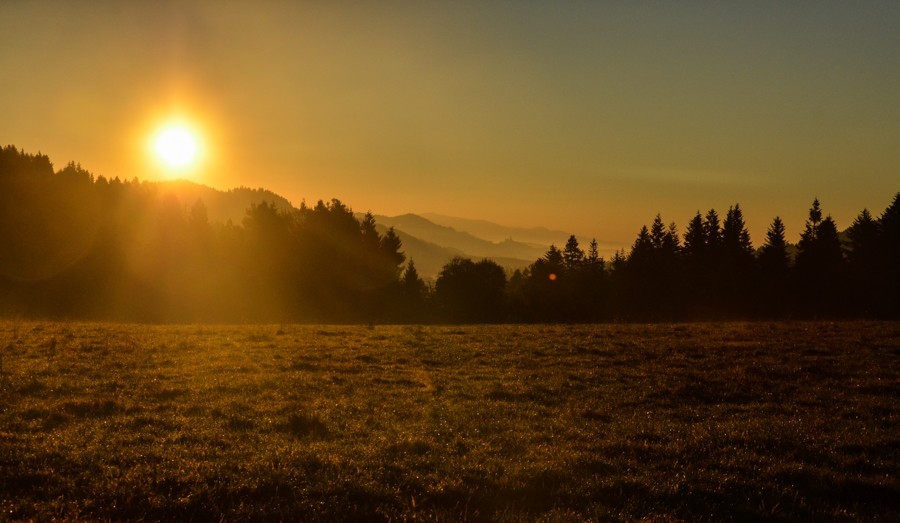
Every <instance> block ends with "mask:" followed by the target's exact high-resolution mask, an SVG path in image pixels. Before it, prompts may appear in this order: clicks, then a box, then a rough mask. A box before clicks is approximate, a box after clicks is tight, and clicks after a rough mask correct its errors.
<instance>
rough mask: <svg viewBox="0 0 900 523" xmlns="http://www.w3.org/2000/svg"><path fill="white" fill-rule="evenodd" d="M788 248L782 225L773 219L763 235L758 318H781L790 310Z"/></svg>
mask: <svg viewBox="0 0 900 523" xmlns="http://www.w3.org/2000/svg"><path fill="white" fill-rule="evenodd" d="M787 246H788V245H787V240H786V239H785V228H784V222H782V221H781V218H780V217H778V216H776V217H775V219H774V220H772V225H770V226H769V230H768V232H766V242H765V243H764V244H763V246H762V248H761V249H760V251H759V258H758V264H759V273H760V287H759V292H758V295H757V300H756V302H757V314H759V315H761V316H763V317H766V318H778V317H782V316H784V315H786V314H788V313H789V312H790V311H791V310H792V309H793V306H792V304H791V301H792V298H793V289H792V287H791V284H792V280H791V272H790V255H789V254H788V250H787Z"/></svg>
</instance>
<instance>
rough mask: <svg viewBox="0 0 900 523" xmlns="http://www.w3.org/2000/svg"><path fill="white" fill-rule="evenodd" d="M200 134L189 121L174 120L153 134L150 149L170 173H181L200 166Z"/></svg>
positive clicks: (201, 155)
mask: <svg viewBox="0 0 900 523" xmlns="http://www.w3.org/2000/svg"><path fill="white" fill-rule="evenodd" d="M202 145H203V144H202V142H201V140H200V134H199V133H198V132H197V130H196V129H195V128H194V126H192V125H190V124H189V123H187V122H184V121H180V120H172V121H169V122H166V123H165V124H163V125H161V126H159V128H157V130H156V132H155V133H154V134H153V138H152V139H151V143H150V150H151V154H152V155H153V157H154V158H155V159H156V161H157V162H158V163H159V165H160V166H161V167H162V168H163V169H164V170H165V171H166V172H167V173H168V174H169V175H170V176H173V175H181V174H184V173H186V172H187V171H191V170H194V169H196V168H197V167H199V165H200V163H201V161H202V159H203V158H202V157H203V147H202Z"/></svg>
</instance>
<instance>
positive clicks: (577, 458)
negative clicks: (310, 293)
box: [0, 322, 900, 521]
mask: <svg viewBox="0 0 900 523" xmlns="http://www.w3.org/2000/svg"><path fill="white" fill-rule="evenodd" d="M0 337H6V338H7V339H12V338H16V337H17V338H18V341H16V340H12V342H11V343H9V344H8V345H7V344H6V343H5V342H4V343H3V344H2V345H3V346H4V347H5V348H4V351H3V357H4V360H3V364H4V372H5V375H4V379H3V380H2V381H0V520H22V519H35V520H51V519H63V520H72V519H90V520H95V519H115V520H121V519H141V520H211V519H215V520H218V519H225V520H360V519H363V520H397V519H400V520H404V519H410V520H411V519H425V520H448V521H450V520H452V521H456V520H507V521H508V520H522V519H526V520H598V519H599V520H634V519H647V520H690V521H703V520H707V521H721V520H757V519H785V520H863V521H871V520H879V519H891V518H894V517H896V514H898V513H900V480H898V477H900V474H898V472H900V470H898V468H900V430H898V401H897V400H898V396H900V379H898V378H900V368H898V367H900V324H898V323H752V324H743V323H734V324H693V325H691V324H685V325H612V326H546V325H537V326H475V327H460V326H454V327H452V328H450V327H435V326H429V327H422V326H374V327H371V328H370V327H368V326H358V327H353V326H292V325H272V326H241V327H230V326H148V325H119V324H66V323H28V322H17V323H0Z"/></svg>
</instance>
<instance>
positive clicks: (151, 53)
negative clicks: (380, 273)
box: [0, 1, 900, 246]
mask: <svg viewBox="0 0 900 523" xmlns="http://www.w3.org/2000/svg"><path fill="white" fill-rule="evenodd" d="M219 4H220V3H218V2H217V3H203V2H154V3H151V2H140V3H139V2H125V3H114V2H109V3H106V2H77V1H76V2H59V3H55V2H42V3H36V2H24V1H11V2H3V3H0V86H2V89H0V114H2V115H3V116H2V118H0V145H6V144H15V145H16V146H18V147H20V148H24V149H25V150H26V151H29V152H36V151H38V150H40V151H42V152H44V153H45V154H48V155H49V156H50V157H51V159H52V160H53V161H54V162H55V164H56V166H57V167H62V166H63V165H64V164H65V163H67V162H68V161H70V160H75V161H77V162H80V163H81V164H82V165H83V166H84V167H85V168H87V169H88V170H90V171H92V172H93V173H95V174H97V175H104V176H107V177H115V176H119V177H121V178H127V179H130V178H132V177H135V176H137V177H139V178H141V179H158V178H163V177H165V176H166V173H165V172H163V171H161V170H160V168H159V166H158V165H156V164H154V163H153V162H152V161H150V159H149V158H148V156H147V154H146V152H145V149H146V147H145V144H146V143H147V140H148V138H149V135H150V134H151V133H152V130H153V129H154V127H155V126H157V125H158V124H159V123H160V121H162V120H164V119H166V118H169V117H174V116H177V117H182V118H185V119H188V120H191V121H192V122H195V124H196V125H197V127H198V128H200V129H202V134H203V139H204V141H205V142H206V148H207V153H206V155H205V158H206V162H205V163H204V164H203V166H202V168H200V169H198V170H197V171H196V172H193V173H190V174H189V178H191V179H193V180H195V181H198V182H200V183H204V184H206V185H210V186H213V187H216V188H220V189H228V188H231V187H235V186H241V185H243V186H250V187H265V188H268V189H271V190H274V191H275V192H277V193H279V194H282V195H283V196H285V197H287V198H288V199H290V200H291V201H292V202H293V203H294V204H295V205H299V203H300V201H301V200H303V199H305V200H306V201H307V202H315V201H316V200H318V199H330V198H332V197H336V198H340V199H341V200H343V201H344V202H345V203H347V204H349V205H350V206H352V207H353V208H354V209H355V210H357V211H365V210H372V211H373V212H375V213H378V214H386V215H395V214H401V213H406V212H436V213H442V214H447V215H453V216H462V217H469V218H480V219H487V220H491V221H495V222H498V223H502V224H505V225H516V226H539V225H542V226H547V227H551V228H556V229H563V230H566V231H571V232H573V233H577V234H579V235H583V239H584V241H585V242H587V241H588V240H589V239H590V237H591V236H593V237H596V238H597V239H598V240H602V241H603V242H609V243H610V244H618V245H630V244H631V243H632V241H633V239H634V237H635V235H636V234H637V231H638V229H639V228H640V226H641V225H644V224H649V223H650V222H651V221H652V219H653V217H654V216H655V214H656V213H657V212H660V213H662V216H663V219H664V220H665V221H666V222H670V221H674V222H676V224H677V225H678V227H679V230H680V231H683V229H684V227H685V225H686V223H687V222H688V220H689V219H690V218H691V217H692V216H693V214H694V212H695V211H697V210H700V211H703V212H705V211H706V210H707V209H709V208H710V207H715V208H716V209H717V210H719V212H720V214H722V215H724V213H725V211H726V210H727V208H728V206H729V205H730V204H733V203H736V202H738V203H740V204H741V207H742V208H743V209H744V215H745V217H746V219H747V222H748V225H749V227H750V232H751V236H752V239H753V242H754V244H755V245H757V246H758V245H761V244H762V242H763V240H764V234H765V230H766V228H767V227H768V225H769V224H770V223H771V220H772V218H774V216H776V215H780V216H781V217H782V218H783V219H784V220H785V223H786V225H787V232H788V239H789V240H790V241H797V238H798V237H799V234H800V232H801V227H802V225H803V220H804V219H805V216H806V212H807V209H808V208H809V204H810V202H811V200H812V199H813V197H816V196H817V197H819V199H820V200H821V202H822V205H823V208H824V210H825V212H826V213H830V214H831V215H832V216H833V217H834V218H835V220H836V221H837V223H838V226H839V228H841V229H843V228H845V227H847V226H849V225H850V223H851V221H852V220H853V218H854V217H855V216H856V214H857V213H858V212H859V211H860V210H861V209H862V208H863V207H868V208H869V209H870V210H871V211H872V212H873V213H874V214H876V215H877V214H879V213H880V212H881V211H882V210H883V209H884V208H885V207H886V206H887V205H888V204H889V202H890V200H891V198H892V196H893V195H894V193H895V192H897V191H898V190H900V30H898V28H900V3H898V2H892V1H886V2H827V1H821V2H766V1H760V2H677V3H676V2H561V3H545V2H487V3H485V2H444V3H437V2H321V3H314V2H309V3H307V2H302V3H300V2H298V3H294V2H256V3H252V4H251V3H250V2H231V3H228V5H226V6H221V5H219Z"/></svg>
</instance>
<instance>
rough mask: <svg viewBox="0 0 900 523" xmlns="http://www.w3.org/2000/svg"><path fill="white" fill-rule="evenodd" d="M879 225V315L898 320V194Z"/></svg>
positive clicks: (899, 199) (899, 278)
mask: <svg viewBox="0 0 900 523" xmlns="http://www.w3.org/2000/svg"><path fill="white" fill-rule="evenodd" d="M879 223H880V225H881V245H882V250H881V252H882V256H883V257H884V264H883V265H882V271H881V272H880V277H879V280H881V282H882V287H883V289H884V300H883V301H882V305H881V306H882V309H881V311H880V315H883V316H887V317H891V318H900V300H898V299H897V296H900V270H898V269H897V268H898V267H900V192H898V193H896V194H895V195H894V199H893V200H892V201H891V204H890V205H889V206H888V207H887V209H885V210H884V213H882V215H881V218H880V219H879Z"/></svg>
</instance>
